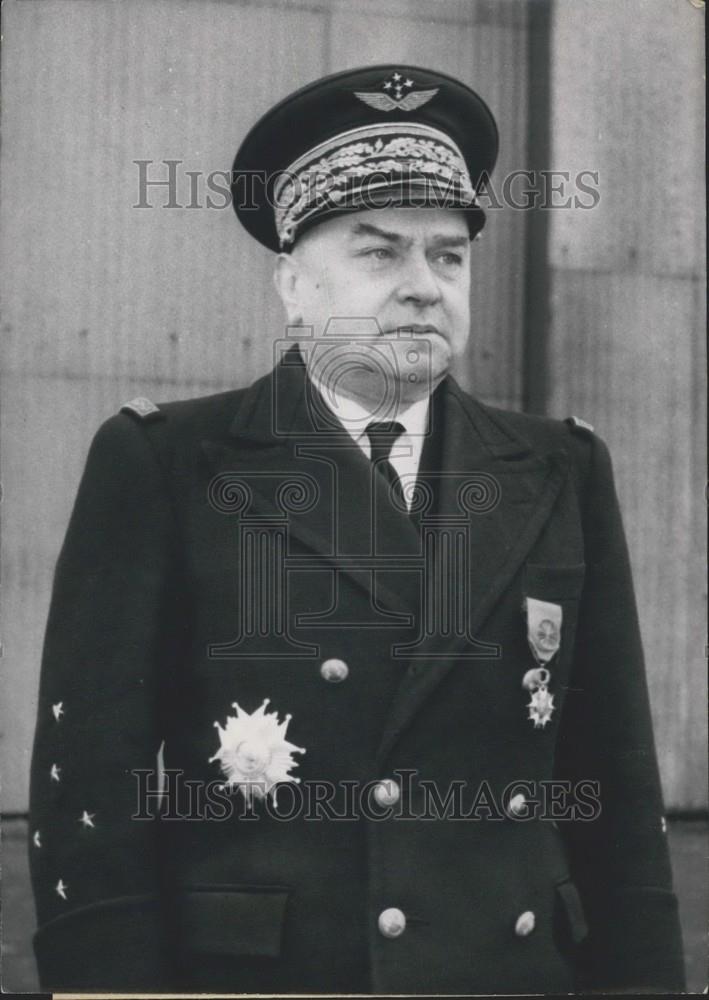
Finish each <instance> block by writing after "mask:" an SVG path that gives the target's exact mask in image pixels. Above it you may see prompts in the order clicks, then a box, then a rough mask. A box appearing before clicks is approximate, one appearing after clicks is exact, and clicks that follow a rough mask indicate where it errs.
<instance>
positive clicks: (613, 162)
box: [547, 0, 707, 809]
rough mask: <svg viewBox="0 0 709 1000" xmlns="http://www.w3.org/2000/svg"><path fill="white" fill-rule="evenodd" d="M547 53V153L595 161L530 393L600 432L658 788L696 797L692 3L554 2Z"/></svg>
mask: <svg viewBox="0 0 709 1000" xmlns="http://www.w3.org/2000/svg"><path fill="white" fill-rule="evenodd" d="M590 11H592V12H593V14H592V15H591V16H589V15H590ZM552 52H553V55H552V90H551V93H552V125H551V133H552V156H551V160H552V168H553V169H563V170H570V171H572V172H573V171H576V170H579V169H594V170H598V171H599V174H600V193H601V200H600V202H599V205H598V207H597V208H596V209H594V210H593V211H588V212H581V213H578V212H569V211H555V212H550V213H549V217H550V218H549V226H550V229H549V252H548V266H549V279H548V280H549V287H550V324H549V339H548V343H547V359H548V368H549V373H550V377H549V380H548V384H549V387H550V392H549V396H548V402H547V408H548V410H549V412H550V413H552V414H554V415H559V416H563V415H564V414H566V413H578V414H579V415H580V416H582V417H584V418H585V419H587V420H589V421H590V422H591V423H593V424H595V425H596V430H597V431H598V433H599V434H600V435H601V436H602V437H603V438H605V440H606V442H607V443H608V445H609V447H610V450H611V455H612V456H613V461H614V466H615V472H616V480H617V486H618V492H619V495H620V498H621V502H622V506H623V511H624V517H625V526H626V533H627V535H628V543H629V546H630V551H631V559H632V563H633V569H634V575H635V587H636V593H637V597H638V604H639V609H640V618H641V627H642V631H643V639H644V643H645V656H646V660H647V666H648V677H649V682H650V691H651V696H652V705H653V710H654V711H653V714H654V721H655V738H656V741H657V745H658V753H659V755H660V759H661V763H662V773H663V778H664V786H665V793H666V798H667V801H668V804H669V805H670V806H672V807H674V808H679V809H694V808H700V807H703V806H706V802H707V777H706V746H707V728H706V727H707V721H706V716H707V713H706V704H707V689H706V665H705V648H706V647H705V643H706V575H705V552H706V502H705V494H704V485H705V482H706V474H705V454H706V438H705V428H706V396H705V372H706V356H705V332H704V331H705V324H706V316H705V281H706V275H705V272H704V260H705V248H704V163H703V161H704V134H703V102H704V79H703V73H704V12H703V11H701V10H699V9H697V7H696V6H693V5H692V4H691V3H690V2H688V0H674V2H673V0H613V2H606V0H593V2H592V3H590V4H588V3H586V4H574V3H569V2H564V0H562V2H558V3H557V4H556V5H555V9H554V18H553V48H552Z"/></svg>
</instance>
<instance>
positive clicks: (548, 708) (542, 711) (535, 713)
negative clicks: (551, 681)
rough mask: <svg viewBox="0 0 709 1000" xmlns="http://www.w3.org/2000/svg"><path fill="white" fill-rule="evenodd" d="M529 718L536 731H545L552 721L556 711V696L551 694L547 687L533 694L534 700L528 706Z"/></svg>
mask: <svg viewBox="0 0 709 1000" xmlns="http://www.w3.org/2000/svg"><path fill="white" fill-rule="evenodd" d="M527 708H528V709H529V718H530V719H531V720H532V722H533V723H534V728H535V729H540V728H541V729H543V728H544V727H545V726H546V724H547V722H549V721H550V719H551V716H552V713H553V711H554V695H553V694H549V690H548V688H547V687H546V686H542V687H539V688H537V690H536V691H534V692H532V700H531V701H530V702H529V704H528V705H527Z"/></svg>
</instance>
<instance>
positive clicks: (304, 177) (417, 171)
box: [274, 122, 476, 247]
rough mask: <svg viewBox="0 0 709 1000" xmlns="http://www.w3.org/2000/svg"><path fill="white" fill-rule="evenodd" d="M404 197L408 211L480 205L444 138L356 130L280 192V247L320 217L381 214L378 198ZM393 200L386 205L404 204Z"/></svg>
mask: <svg viewBox="0 0 709 1000" xmlns="http://www.w3.org/2000/svg"><path fill="white" fill-rule="evenodd" d="M397 188H398V189H399V190H400V191H402V192H403V191H404V190H405V191H406V192H407V193H408V197H407V200H406V202H405V203H406V204H412V203H413V204H416V203H417V199H416V195H417V194H418V195H419V196H421V195H422V196H423V197H424V199H425V200H424V201H421V204H424V203H425V204H431V203H434V204H436V205H440V207H441V208H451V207H455V206H460V207H469V206H472V205H475V204H476V198H475V191H474V189H473V185H472V182H471V180H470V175H469V174H468V170H467V167H466V165H465V159H464V158H463V154H462V153H461V151H460V150H459V149H458V147H457V146H456V144H455V143H454V142H453V141H452V139H451V138H450V137H449V136H447V135H446V134H445V133H444V132H439V131H438V129H434V128H431V127H430V126H428V125H419V124H412V123H407V122H397V123H393V122H392V123H388V124H386V125H383V124H382V125H368V126H366V127H363V128H357V129H351V130H350V131H348V132H342V133H340V134H339V135H336V136H334V137H333V138H331V139H328V140H327V141H326V142H323V143H321V144H320V145H319V146H316V147H315V148H314V149H311V150H308V152H307V153H305V154H304V155H303V156H301V157H299V158H298V159H297V160H295V161H294V162H293V163H292V164H291V165H290V167H288V168H287V169H286V170H285V171H284V172H283V174H282V175H281V176H280V177H279V179H278V181H277V182H276V185H275V187H274V201H275V222H276V230H277V232H278V238H279V240H280V244H281V247H284V246H287V245H288V244H289V243H292V242H293V240H294V239H295V236H296V233H297V231H298V228H299V227H300V226H302V224H303V223H304V222H305V221H306V219H309V218H311V217H312V216H314V215H316V214H317V215H323V214H326V213H327V212H332V211H336V210H337V209H341V208H364V207H367V206H368V205H369V206H370V207H381V206H382V202H381V200H379V201H378V200H377V194H378V193H379V194H380V195H381V193H382V192H387V191H391V190H392V189H397ZM403 203H404V202H402V201H401V200H398V201H397V200H396V196H395V195H394V196H392V200H389V201H388V204H390V205H394V204H403Z"/></svg>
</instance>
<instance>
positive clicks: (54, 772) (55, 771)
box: [49, 764, 62, 781]
mask: <svg viewBox="0 0 709 1000" xmlns="http://www.w3.org/2000/svg"><path fill="white" fill-rule="evenodd" d="M61 773H62V769H61V768H60V767H57V765H56V764H52V767H51V770H50V772H49V777H50V778H51V779H52V781H61V780H62V779H61V777H60V775H61Z"/></svg>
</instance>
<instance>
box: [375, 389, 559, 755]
mask: <svg viewBox="0 0 709 1000" xmlns="http://www.w3.org/2000/svg"><path fill="white" fill-rule="evenodd" d="M436 442H437V443H438V448H436ZM437 450H438V454H439V458H438V460H437V459H436V451H437ZM420 477H421V479H423V481H424V482H428V484H429V486H430V487H431V492H432V493H433V495H434V496H436V498H437V500H436V503H435V507H434V510H435V515H434V516H432V517H430V518H428V523H426V522H427V519H426V518H423V519H422V524H421V530H422V533H423V536H424V546H425V547H426V550H427V551H428V552H429V553H434V552H438V553H440V552H445V551H446V550H445V544H446V538H448V539H450V538H451V537H454V536H455V537H458V538H460V537H461V533H462V534H463V535H464V536H465V538H466V543H467V544H466V545H465V551H466V556H465V562H464V565H463V567H462V572H461V577H460V583H456V581H454V582H453V587H454V593H453V594H451V595H450V596H451V597H454V598H455V601H456V602H458V604H459V606H460V605H464V608H465V613H464V615H463V618H464V624H463V632H464V633H465V632H466V631H467V635H466V634H461V630H460V628H459V627H457V626H459V625H460V622H456V620H455V609H451V608H450V607H447V608H446V607H443V608H441V601H440V600H439V601H438V604H437V603H436V602H437V598H439V597H440V595H441V592H442V587H444V586H445V583H446V581H450V580H451V579H452V575H453V570H452V563H451V562H450V547H449V549H448V556H447V557H446V556H444V557H443V562H442V563H441V562H440V561H439V563H438V564H436V562H435V560H432V561H431V562H429V564H428V565H427V567H426V570H425V574H426V576H427V578H428V584H429V586H430V585H431V583H433V586H432V587H431V588H430V590H429V597H428V600H427V608H428V609H430V608H432V607H433V608H434V609H435V613H434V614H433V616H431V615H429V620H428V621H427V619H426V609H422V614H421V615H420V616H419V617H420V620H421V621H422V622H423V623H424V628H423V629H422V630H421V632H422V634H421V635H420V640H419V641H418V642H417V643H414V644H411V645H410V646H409V647H408V648H407V649H406V650H404V649H403V648H401V649H400V650H399V653H398V655H404V656H406V657H407V658H408V659H409V661H410V669H409V670H408V671H407V672H406V673H405V674H404V675H403V678H402V681H401V684H400V687H399V689H398V691H397V694H396V696H395V698H394V701H393V703H392V706H391V712H390V716H389V721H388V725H387V729H386V731H385V732H384V734H383V739H382V742H381V745H380V748H379V755H378V756H379V760H380V762H382V761H383V759H384V758H385V757H386V755H387V754H388V753H389V751H390V750H391V748H392V746H393V745H394V743H395V742H396V740H397V739H398V737H399V735H400V733H401V732H402V730H403V729H404V728H405V727H406V726H407V725H408V724H409V722H410V721H411V719H412V718H413V717H414V715H415V714H416V712H417V711H418V710H419V709H420V708H421V707H422V705H423V703H424V702H425V700H426V698H427V697H428V696H429V694H430V693H431V692H432V691H433V690H434V688H435V687H436V686H437V685H438V684H440V683H441V681H442V680H443V679H444V678H445V677H446V676H447V674H448V673H449V671H450V670H451V669H452V668H453V667H454V666H455V665H456V664H457V663H460V662H461V661H463V660H466V659H467V660H468V661H469V665H472V661H474V659H475V658H479V657H480V656H485V657H486V658H490V657H494V656H495V655H496V654H495V651H494V650H492V649H491V648H490V647H487V649H484V648H480V647H479V646H477V647H476V645H475V641H474V640H475V637H476V636H477V635H478V634H479V632H480V630H481V628H482V626H483V624H484V623H485V621H486V619H487V617H488V615H489V614H490V612H491V610H492V608H493V607H494V605H495V604H496V602H497V601H498V600H499V599H500V597H501V595H502V594H503V593H504V591H505V589H506V588H507V587H508V586H509V584H510V582H511V580H512V578H513V577H514V575H515V573H516V572H517V570H518V569H519V566H520V565H521V563H522V562H523V560H524V558H525V556H526V555H527V553H528V552H529V550H530V549H531V547H532V545H533V544H534V542H535V540H536V538H537V537H538V535H539V534H540V532H541V530H542V528H543V526H544V524H545V523H546V521H547V519H548V518H549V516H550V514H551V511H552V508H553V506H554V503H555V501H556V498H557V496H558V493H559V491H560V489H561V487H562V485H563V483H564V482H565V480H566V477H567V466H566V458H565V455H564V454H563V453H561V452H558V453H552V454H549V455H539V454H534V453H533V452H532V450H531V448H530V446H529V444H528V443H527V442H526V441H524V440H523V439H522V438H520V437H519V436H518V435H517V434H516V433H515V432H514V431H513V430H512V429H511V428H510V427H509V426H507V425H506V423H504V422H503V418H500V417H497V416H496V415H494V414H493V413H492V411H489V410H488V409H487V408H485V407H483V406H482V405H481V404H479V403H477V402H475V401H474V400H473V399H471V397H469V396H466V395H465V394H464V393H462V391H461V390H460V389H459V387H458V386H457V384H456V383H455V382H454V381H453V380H452V379H447V380H446V381H445V382H444V383H443V384H442V386H441V387H440V388H439V389H438V390H437V392H436V394H435V397H434V406H433V428H432V437H431V442H430V445H428V444H427V446H426V447H424V453H423V455H422V462H421V472H420ZM461 503H462V504H463V506H464V507H465V506H467V508H468V509H467V511H464V510H462V509H461ZM446 558H448V559H449V561H448V562H446V561H445V559H446ZM461 584H462V586H461ZM431 590H432V591H433V593H432V594H431V592H430V591H431ZM461 590H462V591H463V593H461ZM443 603H444V604H445V601H444V602H443ZM446 613H448V617H446ZM431 617H432V619H433V620H432V621H431Z"/></svg>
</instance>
